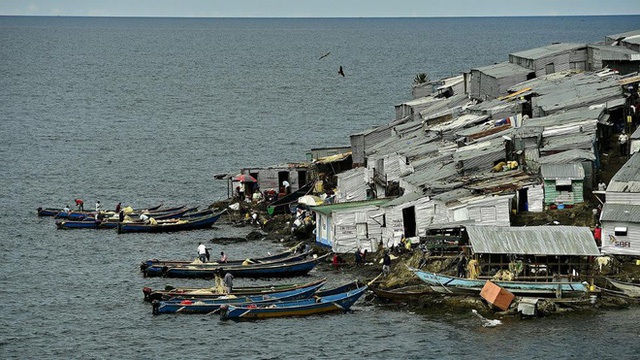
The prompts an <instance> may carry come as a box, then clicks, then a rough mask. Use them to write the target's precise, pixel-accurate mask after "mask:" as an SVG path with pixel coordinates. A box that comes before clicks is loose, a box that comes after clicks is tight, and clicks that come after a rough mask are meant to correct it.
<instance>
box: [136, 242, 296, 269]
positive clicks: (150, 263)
mask: <svg viewBox="0 0 640 360" xmlns="http://www.w3.org/2000/svg"><path fill="white" fill-rule="evenodd" d="M302 244H303V243H299V244H297V245H295V246H292V247H290V248H288V249H286V250H285V251H283V252H280V253H277V254H273V255H268V256H264V257H258V258H248V259H243V260H228V261H227V262H225V263H219V262H217V261H212V262H206V263H202V262H200V260H199V259H195V260H159V259H149V260H145V261H143V262H141V263H140V271H143V272H145V271H147V269H149V272H151V271H157V272H160V275H161V272H162V268H163V267H165V266H181V265H206V266H218V267H219V266H231V265H249V264H261V263H266V262H272V261H275V260H278V259H284V258H286V257H289V256H292V255H293V254H295V253H297V252H298V251H299V250H300V249H301V248H302ZM151 267H153V269H150V268H151ZM147 276H152V275H149V274H147Z"/></svg>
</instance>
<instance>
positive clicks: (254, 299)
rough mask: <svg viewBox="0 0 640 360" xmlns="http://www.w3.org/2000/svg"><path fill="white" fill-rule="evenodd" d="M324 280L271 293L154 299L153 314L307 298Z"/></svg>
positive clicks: (201, 311) (205, 311)
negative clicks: (194, 298)
mask: <svg viewBox="0 0 640 360" xmlns="http://www.w3.org/2000/svg"><path fill="white" fill-rule="evenodd" d="M322 285H324V282H322V283H320V284H315V285H312V286H309V287H305V288H298V289H293V290H287V291H279V292H272V293H270V294H259V295H245V296H236V295H227V296H222V297H217V298H213V299H197V300H195V301H194V300H188V299H176V300H168V301H154V302H153V310H152V311H153V314H154V315H158V314H177V313H180V314H211V313H215V312H217V311H218V310H219V309H220V306H222V305H225V304H243V305H247V304H258V303H272V302H274V301H284V300H297V299H306V298H309V297H310V296H312V295H313V294H314V293H315V292H316V290H318V289H319V288H320V287H321V286H322Z"/></svg>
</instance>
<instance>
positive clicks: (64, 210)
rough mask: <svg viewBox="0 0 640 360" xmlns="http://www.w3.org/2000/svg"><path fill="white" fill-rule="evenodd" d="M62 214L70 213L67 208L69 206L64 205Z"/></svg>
mask: <svg viewBox="0 0 640 360" xmlns="http://www.w3.org/2000/svg"><path fill="white" fill-rule="evenodd" d="M62 211H63V212H66V213H69V212H70V211H71V209H70V208H69V205H65V206H64V209H62Z"/></svg>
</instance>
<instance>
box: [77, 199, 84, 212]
mask: <svg viewBox="0 0 640 360" xmlns="http://www.w3.org/2000/svg"><path fill="white" fill-rule="evenodd" d="M76 206H77V207H78V211H84V201H82V199H76Z"/></svg>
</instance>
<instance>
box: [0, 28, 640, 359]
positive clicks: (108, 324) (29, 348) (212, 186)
mask: <svg viewBox="0 0 640 360" xmlns="http://www.w3.org/2000/svg"><path fill="white" fill-rule="evenodd" d="M639 24H640V16H617V17H551V18H527V17H524V18H447V19H443V18H437V19H142V18H65V17H51V18H38V17H0V110H1V111H0V121H1V124H2V126H0V140H1V141H0V174H1V175H0V264H1V265H0V266H1V269H2V271H1V275H0V288H1V289H2V291H0V296H1V300H2V301H1V302H0V358H3V359H9V358H19V359H26V358H38V359H47V358H79V359H102V358H110V359H111V358H123V359H137V358H167V357H173V358H222V357H229V358H240V357H242V358H247V359H276V358H278V359H280V358H309V359H312V358H326V359H343V358H353V357H356V358H365V357H366V358H375V359H383V358H384V359H388V358H403V359H405V358H406V359H417V358H434V359H440V358H452V359H454V358H455V359H458V358H474V359H476V358H514V359H520V358H532V359H536V358H538V359H548V358H551V357H554V358H585V357H591V358H600V359H605V358H615V359H624V358H637V356H638V354H639V353H640V345H638V344H639V340H640V339H639V336H640V330H639V329H640V327H639V326H638V319H639V318H640V317H639V315H640V311H639V310H638V309H631V310H624V311H613V312H602V313H596V314H592V315H588V316H587V315H582V316H567V317H554V318H546V319H538V320H532V321H520V320H516V319H507V320H505V324H504V325H502V326H500V327H497V328H493V329H486V328H483V327H481V326H480V323H479V322H478V321H477V320H478V319H477V318H474V317H473V316H472V315H471V314H470V313H469V314H467V313H463V314H448V315H444V316H430V315H416V314H411V313H409V312H407V311H405V310H403V309H401V308H399V309H393V308H391V309H390V308H389V307H379V306H375V305H373V304H368V303H366V302H364V301H361V302H359V303H358V304H356V306H355V307H354V312H353V313H349V314H344V315H335V316H319V317H311V318H302V319H281V320H269V321H261V322H249V323H234V322H220V321H219V320H218V318H217V317H203V316H152V315H151V309H150V306H149V304H146V303H144V302H143V301H142V292H141V289H142V287H143V286H152V287H163V286H164V285H166V284H168V283H171V284H172V285H194V286H200V285H202V286H204V285H205V284H206V282H204V281H199V280H194V281H188V280H183V281H168V280H167V279H145V278H143V277H142V276H141V275H140V272H139V269H138V264H139V262H140V261H141V260H144V259H146V258H150V257H157V258H192V257H195V249H196V247H197V244H198V242H199V241H202V240H208V239H211V238H213V237H222V236H225V237H228V236H244V235H246V233H247V232H248V231H249V230H248V229H243V228H234V227H231V226H229V225H228V224H224V223H221V224H220V225H219V226H218V227H217V228H216V229H213V230H208V231H194V232H189V233H184V234H182V233H180V234H159V235H136V234H125V235H117V234H115V233H114V232H111V231H91V230H87V231H57V230H56V229H55V226H54V222H53V220H52V219H49V218H38V217H36V215H35V209H36V208H37V207H39V206H52V207H62V206H64V205H73V199H75V198H77V197H81V198H83V199H85V202H86V206H87V207H92V205H93V203H94V202H95V201H96V200H100V201H101V202H102V203H103V204H104V206H106V207H109V208H112V207H113V206H114V205H115V204H116V203H117V202H118V201H122V202H123V203H127V204H132V205H133V206H138V207H142V206H150V205H154V204H157V203H160V202H164V203H165V204H166V205H180V204H189V205H199V206H206V205H208V204H210V203H211V202H213V201H216V200H219V199H222V198H225V197H226V195H227V190H226V183H224V182H221V181H215V180H213V175H214V174H218V173H234V172H237V171H238V170H239V169H240V168H241V167H245V166H266V165H274V164H279V163H284V162H292V161H302V160H305V153H306V152H307V151H308V150H309V149H311V148H317V147H326V146H334V145H348V144H349V137H348V136H349V135H350V134H352V133H356V132H359V131H362V130H364V129H367V128H369V127H371V126H374V125H379V124H383V123H387V122H389V121H391V120H392V119H393V116H394V112H393V106H394V105H396V104H398V103H401V102H403V101H407V100H409V99H410V85H411V82H412V81H413V78H414V76H415V75H416V74H418V73H421V72H426V73H428V74H429V75H430V76H431V78H432V79H437V78H441V77H445V76H450V75H452V74H458V73H459V72H461V71H466V70H468V69H470V68H472V67H478V66H484V65H488V64H492V63H494V62H500V61H505V60H506V59H507V54H508V53H509V52H515V51H520V50H524V49H529V48H533V47H537V46H542V45H546V44H550V43H551V42H554V41H561V42H596V41H602V40H604V37H605V36H606V35H609V34H616V33H621V32H625V31H629V30H634V29H636V28H637V27H638V25H639ZM328 52H330V53H331V54H330V55H328V56H327V57H325V58H323V59H321V60H320V59H319V58H320V56H321V55H323V54H325V53H328ZM339 66H343V68H344V71H345V74H346V76H345V77H344V78H343V77H341V76H339V75H338V74H337V70H338V67H339ZM213 247H214V253H215V252H216V251H220V250H224V251H226V252H228V253H229V254H230V257H231V258H241V257H248V256H260V255H265V254H266V252H274V251H279V250H281V246H280V245H278V244H274V243H271V242H265V241H254V242H248V243H243V244H231V245H224V246H223V245H219V244H213ZM311 276H312V277H320V276H329V277H330V285H332V284H336V285H337V284H339V283H342V282H346V281H348V280H350V278H349V276H348V275H347V274H334V273H327V272H326V271H325V270H323V269H318V270H316V271H314V272H313V273H312V274H311ZM293 280H294V281H303V280H305V279H293ZM237 283H238V284H237V285H243V284H250V283H254V282H252V281H248V280H241V279H238V280H237Z"/></svg>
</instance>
